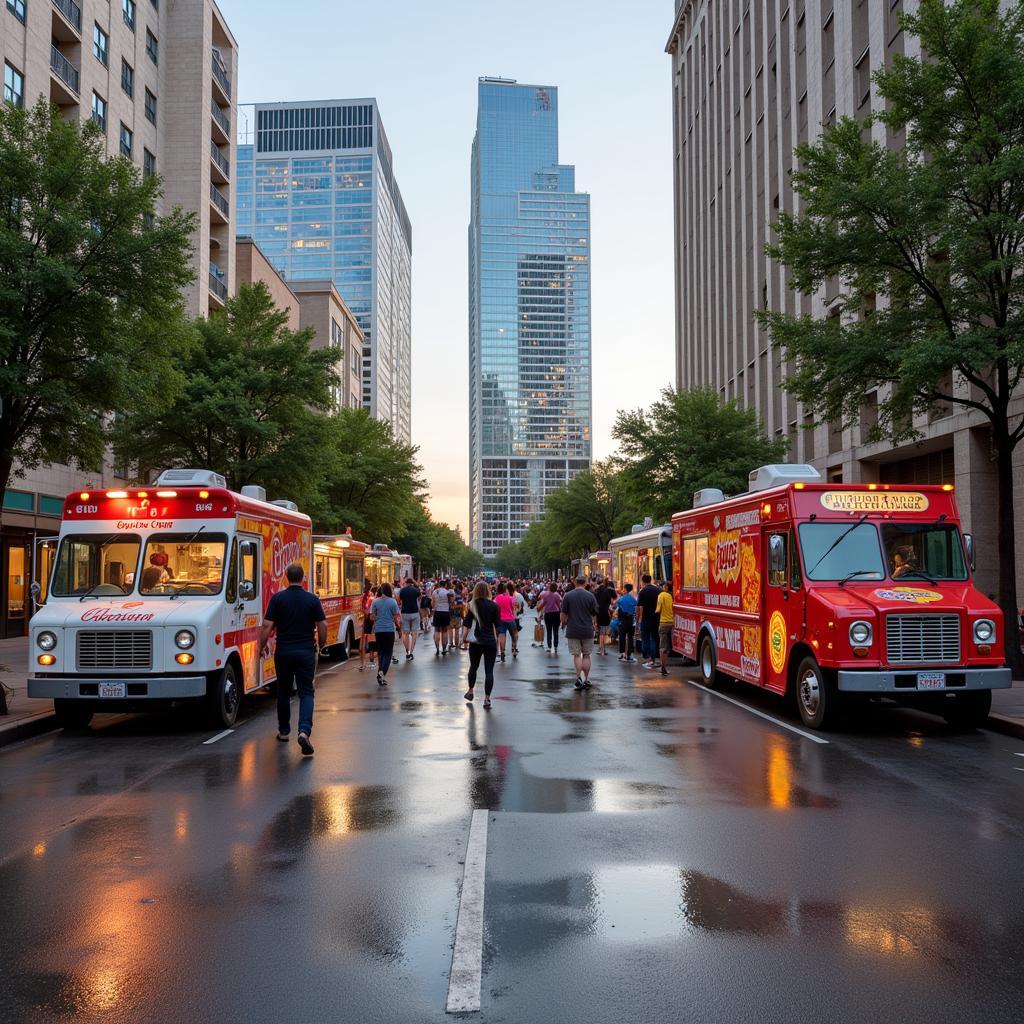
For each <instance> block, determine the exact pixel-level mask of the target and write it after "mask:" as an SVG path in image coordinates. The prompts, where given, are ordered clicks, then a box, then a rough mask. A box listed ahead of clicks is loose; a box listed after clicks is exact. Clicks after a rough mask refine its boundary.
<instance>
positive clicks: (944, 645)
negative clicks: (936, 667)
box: [885, 615, 960, 665]
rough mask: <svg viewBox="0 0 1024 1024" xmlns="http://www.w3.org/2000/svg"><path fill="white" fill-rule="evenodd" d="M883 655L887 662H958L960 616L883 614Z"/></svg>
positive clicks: (900, 663)
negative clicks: (884, 618)
mask: <svg viewBox="0 0 1024 1024" xmlns="http://www.w3.org/2000/svg"><path fill="white" fill-rule="evenodd" d="M885 656H886V658H887V659H888V661H889V664H890V665H907V664H921V665H926V664H939V663H943V662H953V663H958V662H959V661H960V616H959V615H888V616H886V620H885Z"/></svg>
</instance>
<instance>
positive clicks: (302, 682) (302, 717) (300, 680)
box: [274, 648, 316, 736]
mask: <svg viewBox="0 0 1024 1024" xmlns="http://www.w3.org/2000/svg"><path fill="white" fill-rule="evenodd" d="M274 665H275V666H276V667H277V727H278V730H279V731H280V732H282V733H283V734H284V735H286V736H287V735H288V733H290V732H291V729H292V708H291V699H292V686H293V685H294V686H295V688H296V689H297V690H298V691H299V732H304V733H305V734H306V735H307V736H309V735H310V733H312V731H313V673H314V672H315V671H316V651H313V650H309V649H306V650H298V651H287V650H285V651H282V650H281V649H280V648H278V649H277V650H276V651H275V652H274Z"/></svg>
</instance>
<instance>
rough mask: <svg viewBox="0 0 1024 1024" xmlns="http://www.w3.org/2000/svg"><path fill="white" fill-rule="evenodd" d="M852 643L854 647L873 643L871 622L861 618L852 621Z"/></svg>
mask: <svg viewBox="0 0 1024 1024" xmlns="http://www.w3.org/2000/svg"><path fill="white" fill-rule="evenodd" d="M850 643H851V644H853V646H854V647H867V646H868V645H869V644H870V643H871V623H870V622H863V621H859V620H858V621H857V622H853V623H851V624H850Z"/></svg>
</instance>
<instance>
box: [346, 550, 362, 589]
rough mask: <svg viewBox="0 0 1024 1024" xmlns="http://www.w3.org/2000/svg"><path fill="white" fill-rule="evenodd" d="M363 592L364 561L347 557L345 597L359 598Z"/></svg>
mask: <svg viewBox="0 0 1024 1024" xmlns="http://www.w3.org/2000/svg"><path fill="white" fill-rule="evenodd" d="M362 592H363V560H362V559H361V558H353V557H352V556H351V555H347V556H346V557H345V595H346V596H347V597H358V596H359V595H360V594H361V593H362Z"/></svg>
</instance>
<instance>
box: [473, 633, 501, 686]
mask: <svg viewBox="0 0 1024 1024" xmlns="http://www.w3.org/2000/svg"><path fill="white" fill-rule="evenodd" d="M497 656H498V648H497V646H496V645H495V644H470V645H469V675H468V677H467V679H468V680H469V688H470V689H471V690H472V689H473V687H474V686H476V670H477V669H478V668H479V667H480V659H481V658H483V660H484V694H485V695H486V696H488V697H490V695H491V690H493V689H494V659H495V658H496V657H497Z"/></svg>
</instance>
